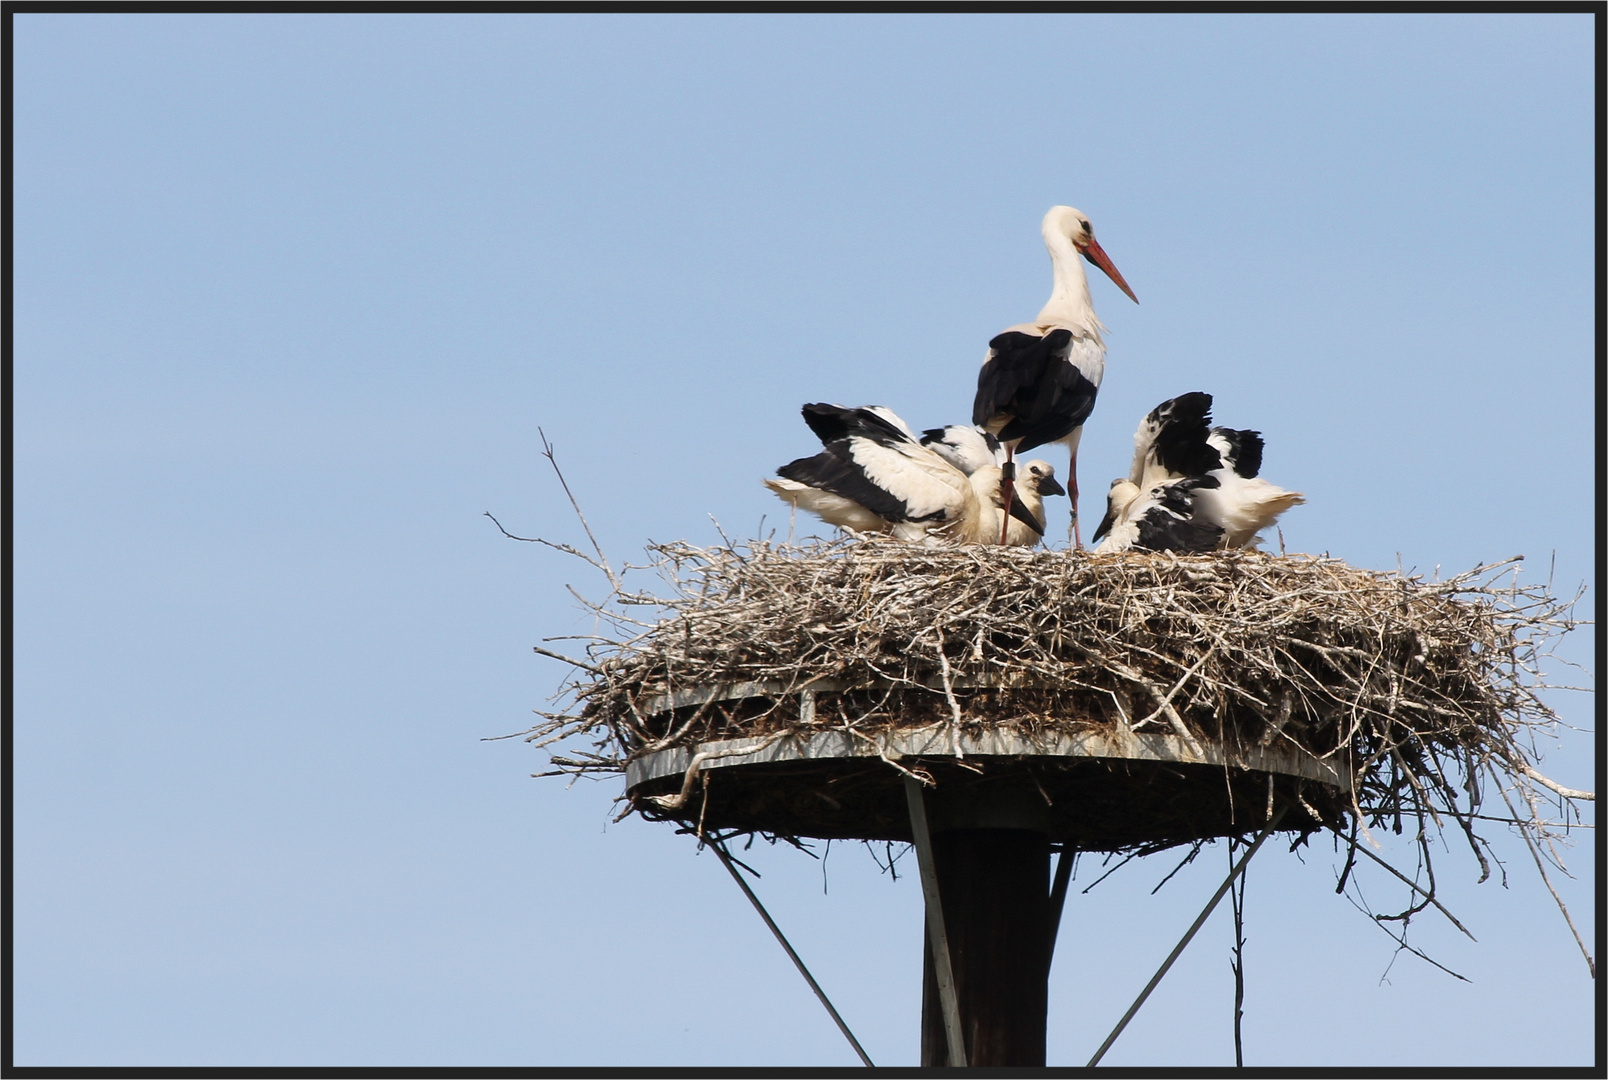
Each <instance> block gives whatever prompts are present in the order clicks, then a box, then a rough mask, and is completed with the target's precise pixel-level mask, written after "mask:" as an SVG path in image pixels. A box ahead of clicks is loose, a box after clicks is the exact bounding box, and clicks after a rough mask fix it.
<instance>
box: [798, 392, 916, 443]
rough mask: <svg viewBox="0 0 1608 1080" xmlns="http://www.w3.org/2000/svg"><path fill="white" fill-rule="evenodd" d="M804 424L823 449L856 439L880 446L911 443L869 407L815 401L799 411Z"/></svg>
mask: <svg viewBox="0 0 1608 1080" xmlns="http://www.w3.org/2000/svg"><path fill="white" fill-rule="evenodd" d="M799 411H800V412H802V413H803V414H804V422H805V423H806V424H808V425H809V426H810V430H811V431H813V432H815V435H816V437H817V438H819V439H820V440H821V444H822V445H823V446H830V445H831V444H832V443H834V442H837V441H838V440H840V439H847V438H850V437H853V436H856V435H857V436H860V437H861V438H865V439H870V440H871V441H872V442H874V443H877V444H878V445H880V446H896V445H898V444H900V443H907V442H910V436H908V435H906V434H905V433H904V432H903V431H900V430H899V429H898V428H897V427H895V426H894V425H893V424H890V423H889V422H888V421H886V420H884V419H883V418H882V417H880V416H878V415H877V414H876V413H874V412H872V411H871V410H870V409H869V408H864V407H861V408H856V409H848V408H844V407H843V406H842V405H828V404H826V403H825V402H816V403H813V404H810V405H806V406H804V407H803V408H802V409H801V410H799Z"/></svg>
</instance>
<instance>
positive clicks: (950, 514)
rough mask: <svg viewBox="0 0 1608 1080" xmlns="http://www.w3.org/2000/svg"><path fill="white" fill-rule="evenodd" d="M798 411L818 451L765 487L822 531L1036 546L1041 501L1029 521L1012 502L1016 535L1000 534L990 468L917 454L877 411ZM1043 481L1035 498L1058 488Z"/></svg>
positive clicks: (994, 472)
mask: <svg viewBox="0 0 1608 1080" xmlns="http://www.w3.org/2000/svg"><path fill="white" fill-rule="evenodd" d="M802 411H803V414H804V421H805V423H807V424H809V426H810V429H811V430H812V431H814V432H815V434H816V435H817V436H819V437H820V440H821V442H822V444H823V445H824V446H825V449H824V450H822V451H821V453H819V454H816V455H815V456H813V457H807V458H799V459H798V460H796V461H791V462H789V463H787V464H786V465H783V466H782V467H781V468H780V469H778V470H776V471H777V474H778V475H777V478H776V479H768V480H766V481H765V485H766V486H767V487H769V488H770V489H771V490H772V491H774V492H775V493H776V495H777V497H778V498H780V499H783V500H784V501H786V502H788V503H791V504H792V505H793V506H795V507H803V508H804V509H805V510H808V511H810V512H811V513H814V514H816V515H818V516H819V517H821V518H822V519H823V520H825V521H826V522H828V523H829V524H832V525H837V526H839V527H841V528H846V529H852V530H854V531H856V532H887V533H891V534H893V535H894V536H896V537H898V538H899V539H901V540H906V541H913V542H924V543H929V544H931V543H939V542H943V541H946V540H947V541H952V542H958V543H972V544H980V543H993V542H995V537H997V536H999V535H1001V534H1002V533H1006V534H1007V539H1008V540H1010V541H1012V542H1016V543H1023V544H1036V543H1038V540H1039V537H1040V536H1041V535H1042V533H1043V531H1044V526H1043V512H1042V498H1040V502H1039V515H1038V517H1037V519H1036V520H1035V518H1034V516H1033V509H1034V508H1033V506H1032V505H1031V504H1028V505H1022V503H1021V502H1019V503H1018V504H1017V505H1016V507H1015V509H1014V511H1013V513H1014V515H1015V517H1016V519H1017V521H1018V522H1020V523H1021V525H1022V528H1018V529H1016V530H1015V531H1014V532H1013V533H1012V532H1008V531H1007V530H1005V529H1004V526H1003V524H1002V519H1003V518H1004V516H1005V511H1004V507H1003V499H1002V496H1001V491H1000V480H1001V474H1000V470H999V468H998V467H997V466H992V465H987V466H983V467H981V468H978V469H976V470H974V471H972V472H971V473H969V474H968V473H967V472H965V471H963V470H961V469H959V468H957V467H955V466H954V465H952V464H950V463H949V462H948V461H946V460H945V459H944V458H943V457H941V456H940V455H939V454H937V453H936V452H934V451H933V450H931V449H929V448H927V447H925V446H922V445H921V443H920V442H918V441H917V440H916V438H915V436H914V435H913V434H912V433H911V431H910V428H909V427H908V426H907V425H906V424H905V422H904V421H903V420H901V419H899V417H898V416H896V415H895V414H894V413H892V412H891V411H889V410H887V409H885V408H882V407H881V406H870V407H864V408H857V409H849V408H844V407H843V406H841V405H828V404H811V405H805V406H804V408H803V410H802ZM1038 464H1044V463H1042V462H1041V463H1038ZM1046 467H1047V466H1046ZM1047 480H1048V484H1047V485H1046V484H1045V483H1044V482H1043V480H1039V481H1038V482H1037V488H1036V491H1038V492H1043V491H1046V490H1049V489H1050V488H1059V486H1060V485H1059V484H1057V483H1056V481H1055V479H1054V475H1053V470H1052V471H1051V473H1050V474H1049V475H1048V477H1047ZM1022 502H1026V500H1022Z"/></svg>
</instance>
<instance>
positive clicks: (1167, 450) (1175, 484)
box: [1094, 391, 1306, 552]
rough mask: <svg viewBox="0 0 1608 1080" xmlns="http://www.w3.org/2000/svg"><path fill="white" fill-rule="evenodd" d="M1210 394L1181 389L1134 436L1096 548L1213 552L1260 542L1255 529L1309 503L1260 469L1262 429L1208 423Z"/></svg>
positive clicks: (1110, 494) (1096, 536)
mask: <svg viewBox="0 0 1608 1080" xmlns="http://www.w3.org/2000/svg"><path fill="white" fill-rule="evenodd" d="M1211 408H1212V396H1211V395H1210V394H1204V393H1200V392H1198V391H1197V392H1194V393H1189V394H1181V395H1179V396H1178V397H1175V398H1171V399H1169V400H1167V401H1164V402H1162V403H1161V404H1160V405H1157V406H1156V407H1155V408H1154V409H1152V410H1150V412H1149V413H1148V414H1146V416H1145V418H1144V419H1143V420H1141V421H1140V422H1139V429H1138V430H1137V431H1136V432H1134V437H1133V443H1134V447H1133V465H1132V467H1131V468H1130V469H1129V473H1128V475H1127V476H1126V477H1120V478H1118V479H1116V480H1113V481H1112V482H1111V490H1110V491H1109V492H1108V493H1107V496H1106V514H1105V518H1104V519H1103V520H1102V521H1101V522H1100V526H1099V528H1097V529H1096V530H1095V532H1094V539H1095V540H1100V539H1101V538H1102V537H1104V538H1105V539H1104V541H1103V542H1101V543H1100V545H1099V547H1097V548H1096V549H1095V550H1096V551H1097V552H1112V551H1125V550H1127V549H1128V548H1142V549H1145V550H1150V551H1197V552H1198V551H1210V550H1212V549H1213V548H1242V547H1255V546H1256V543H1257V537H1256V534H1257V533H1258V532H1260V531H1261V530H1262V529H1265V528H1267V527H1268V526H1270V525H1272V524H1273V523H1274V521H1276V520H1277V519H1278V517H1279V515H1280V514H1282V513H1284V511H1286V510H1288V509H1290V507H1292V506H1297V505H1299V504H1301V503H1304V502H1306V498H1305V497H1304V496H1303V495H1301V493H1300V492H1296V491H1286V490H1284V489H1283V488H1281V487H1277V486H1275V485H1273V484H1270V483H1268V482H1267V481H1266V480H1264V479H1262V478H1261V477H1260V476H1258V473H1260V472H1261V468H1262V452H1263V447H1264V443H1263V440H1262V434H1261V432H1258V431H1242V430H1236V429H1234V428H1226V427H1212V426H1211Z"/></svg>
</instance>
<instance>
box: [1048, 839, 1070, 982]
mask: <svg viewBox="0 0 1608 1080" xmlns="http://www.w3.org/2000/svg"><path fill="white" fill-rule="evenodd" d="M1074 855H1075V853H1074V852H1073V851H1072V849H1071V847H1070V846H1068V847H1064V848H1062V849H1061V854H1060V856H1059V857H1058V858H1057V859H1056V860H1055V883H1054V884H1053V885H1051V886H1050V933H1049V938H1050V941H1049V944H1048V945H1047V946H1045V949H1044V970H1045V971H1048V970H1049V969H1050V964H1051V963H1052V962H1053V961H1054V960H1055V939H1056V936H1057V935H1058V934H1060V932H1061V909H1062V908H1063V907H1065V906H1066V889H1067V885H1068V884H1070V883H1071V881H1072V859H1073V857H1074Z"/></svg>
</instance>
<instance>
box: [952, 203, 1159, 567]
mask: <svg viewBox="0 0 1608 1080" xmlns="http://www.w3.org/2000/svg"><path fill="white" fill-rule="evenodd" d="M1041 231H1042V232H1043V234H1044V246H1045V247H1046V248H1047V249H1049V253H1050V267H1051V270H1052V272H1053V274H1054V287H1053V288H1052V289H1051V291H1050V298H1049V300H1048V301H1047V302H1046V303H1045V304H1044V307H1043V309H1042V310H1040V311H1039V313H1038V317H1037V318H1036V319H1034V320H1033V321H1032V322H1031V323H1020V324H1018V325H1016V326H1012V327H1010V328H1009V329H1007V330H1005V331H1004V332H1003V333H1001V334H999V335H997V336H996V337H995V338H994V339H993V340H992V341H990V342H989V343H988V356H987V358H986V359H985V360H984V361H983V367H982V370H981V371H980V372H978V374H977V397H976V398H975V400H974V401H973V403H972V423H974V424H976V425H977V426H978V427H980V428H983V429H985V430H986V431H987V432H988V433H989V434H991V435H994V436H996V437H997V438H998V439H999V440H1000V442H1001V443H1003V444H1004V446H1005V463H1004V465H1003V469H1004V475H1005V501H1006V504H1007V505H1009V504H1010V502H1011V501H1012V496H1013V487H1014V483H1013V481H1014V480H1015V476H1014V467H1013V466H1014V457H1015V455H1016V454H1018V453H1021V452H1024V451H1027V450H1031V449H1033V448H1034V447H1035V446H1042V445H1044V444H1046V443H1056V442H1058V443H1062V444H1064V445H1065V446H1066V447H1067V450H1068V452H1069V453H1070V455H1071V462H1070V465H1069V468H1068V474H1067V483H1068V484H1069V485H1070V490H1069V494H1070V496H1071V499H1072V535H1073V539H1074V542H1075V543H1076V544H1077V546H1078V547H1082V546H1083V535H1082V530H1081V529H1080V528H1079V526H1078V441H1079V440H1080V439H1081V438H1082V437H1083V422H1084V421H1085V420H1087V419H1088V418H1089V414H1090V413H1091V412H1093V411H1094V398H1095V395H1096V394H1097V393H1098V392H1099V390H1100V380H1101V378H1102V377H1103V376H1104V375H1105V342H1104V340H1103V339H1102V338H1101V337H1100V334H1101V331H1103V330H1104V329H1105V325H1104V324H1103V323H1101V322H1100V320H1099V318H1097V317H1096V316H1095V314H1094V301H1093V300H1092V299H1091V298H1090V296H1089V279H1088V276H1087V275H1086V274H1085V273H1084V271H1083V262H1082V260H1081V259H1080V258H1079V256H1082V257H1083V258H1086V259H1088V260H1089V261H1090V262H1092V263H1094V265H1096V266H1098V267H1099V268H1100V269H1101V270H1103V271H1104V272H1105V274H1106V276H1107V277H1109V278H1110V279H1111V280H1112V281H1113V282H1115V283H1116V286H1117V288H1119V289H1121V290H1122V291H1123V292H1125V293H1127V294H1128V298H1129V299H1130V300H1132V301H1133V302H1134V303H1136V304H1137V303H1138V302H1139V298H1138V297H1137V296H1135V295H1134V294H1133V290H1132V289H1130V288H1129V287H1128V283H1127V282H1126V281H1124V280H1123V279H1122V274H1121V273H1119V272H1118V271H1117V268H1116V266H1114V265H1113V264H1112V262H1111V258H1110V256H1108V255H1107V254H1106V253H1105V251H1104V250H1103V249H1102V248H1101V247H1100V245H1099V243H1097V242H1096V241H1095V239H1094V229H1093V228H1092V227H1091V226H1090V225H1089V219H1088V218H1087V217H1085V216H1084V215H1083V213H1082V212H1081V211H1078V210H1074V209H1072V207H1070V206H1052V207H1050V211H1049V213H1047V214H1045V215H1044V224H1043V227H1042V230H1041Z"/></svg>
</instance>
